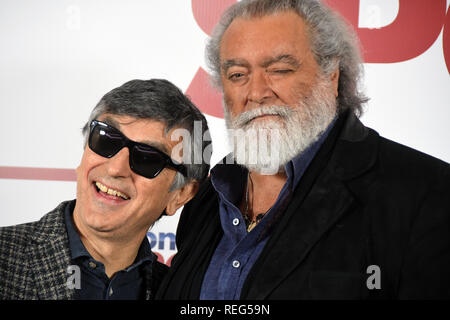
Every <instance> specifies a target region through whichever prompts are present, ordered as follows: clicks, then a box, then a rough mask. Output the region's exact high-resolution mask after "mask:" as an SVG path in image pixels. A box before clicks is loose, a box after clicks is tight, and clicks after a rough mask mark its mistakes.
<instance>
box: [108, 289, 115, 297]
mask: <svg viewBox="0 0 450 320" xmlns="http://www.w3.org/2000/svg"><path fill="white" fill-rule="evenodd" d="M113 293H114V292H113V289H112V288H109V296H110V297H111V296H112V295H113Z"/></svg>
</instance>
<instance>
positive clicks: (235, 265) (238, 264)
mask: <svg viewBox="0 0 450 320" xmlns="http://www.w3.org/2000/svg"><path fill="white" fill-rule="evenodd" d="M240 266H241V263H240V262H239V261H237V260H234V261H233V268H239V267H240Z"/></svg>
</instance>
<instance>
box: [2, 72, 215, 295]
mask: <svg viewBox="0 0 450 320" xmlns="http://www.w3.org/2000/svg"><path fill="white" fill-rule="evenodd" d="M196 122H197V123H196ZM194 127H195V128H196V130H198V129H197V128H199V127H200V128H201V130H202V137H203V134H204V133H205V132H207V130H208V127H207V123H206V119H205V117H204V116H203V115H202V114H201V112H200V111H199V110H198V109H197V108H196V107H195V106H194V105H193V104H192V103H191V101H190V100H189V99H188V98H187V97H186V96H185V95H184V94H183V93H182V92H181V91H180V90H179V89H178V88H177V87H175V86H174V85H173V84H171V83H170V82H168V81H166V80H155V79H153V80H148V81H143V80H133V81H129V82H127V83H125V84H124V85H122V86H120V87H118V88H116V89H113V90H112V91H110V92H109V93H107V94H106V95H105V96H103V98H102V99H101V100H100V102H99V103H98V104H97V106H96V107H95V108H94V109H93V111H92V113H91V115H90V118H89V121H88V122H87V123H86V125H85V126H84V128H83V134H84V136H85V148H84V153H83V156H82V159H81V163H80V165H79V166H78V168H77V169H76V174H77V198H76V200H73V201H66V202H63V203H61V204H60V205H59V206H58V207H57V208H56V209H55V210H53V211H51V212H50V213H48V214H47V215H45V216H44V217H43V218H42V219H41V220H40V221H38V222H33V223H28V224H23V225H17V226H11V227H5V228H1V229H0V299H83V300H88V299H151V298H152V297H153V295H154V294H155V291H156V289H157V287H158V285H159V283H160V281H161V279H162V277H163V275H164V274H165V272H166V271H167V267H166V266H164V265H163V264H161V263H159V262H157V261H156V259H155V258H156V256H155V254H153V253H152V252H151V249H150V245H149V242H148V240H147V237H146V233H147V231H148V229H149V227H150V226H151V225H152V224H153V223H154V222H155V221H156V220H158V219H159V218H160V217H161V216H162V215H173V214H174V213H175V212H176V211H177V209H179V208H180V207H181V206H183V205H184V204H185V203H186V202H188V201H189V200H190V199H191V198H192V197H193V196H194V195H195V193H196V192H197V189H198V185H199V183H201V182H202V181H203V180H205V178H206V177H207V174H208V170H209V157H210V154H208V153H207V152H204V150H205V148H206V147H207V146H206V143H205V142H203V140H202V141H200V140H198V139H197V140H195V139H186V141H182V138H180V136H183V135H180V134H178V133H177V130H182V131H183V132H188V133H189V134H190V135H191V136H193V132H194ZM173 137H175V138H176V139H173ZM178 146H182V147H181V148H178ZM175 147H177V148H176V149H175ZM175 150H177V151H179V152H175ZM172 151H174V152H172ZM195 152H201V155H202V159H203V161H201V162H200V163H198V162H199V161H196V162H195V163H182V162H183V159H193V158H192V157H185V156H187V155H191V156H192V155H193V154H194V153H195ZM172 153H173V154H172ZM196 159H198V157H196Z"/></svg>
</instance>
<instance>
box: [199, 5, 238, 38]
mask: <svg viewBox="0 0 450 320" xmlns="http://www.w3.org/2000/svg"><path fill="white" fill-rule="evenodd" d="M236 2H237V0H192V13H193V14H194V18H195V21H197V24H198V25H199V26H200V28H202V30H203V31H204V32H205V33H206V34H207V35H211V32H212V30H213V28H214V26H215V25H216V24H217V22H219V19H220V16H221V15H222V12H224V11H225V9H226V8H228V7H229V6H231V5H232V4H233V3H236Z"/></svg>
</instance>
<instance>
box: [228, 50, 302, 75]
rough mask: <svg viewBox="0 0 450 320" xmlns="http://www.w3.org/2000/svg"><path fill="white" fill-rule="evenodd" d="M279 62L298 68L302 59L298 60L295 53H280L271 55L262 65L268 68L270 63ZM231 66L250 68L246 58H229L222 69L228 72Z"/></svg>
mask: <svg viewBox="0 0 450 320" xmlns="http://www.w3.org/2000/svg"><path fill="white" fill-rule="evenodd" d="M277 62H283V63H287V64H289V65H291V66H292V67H293V68H296V69H298V68H299V67H300V65H301V63H300V61H298V59H297V58H295V57H294V56H293V55H291V54H280V55H278V56H276V57H269V58H266V59H264V60H263V62H262V63H261V66H262V67H263V68H267V67H269V66H270V65H272V64H274V63H277ZM231 67H245V68H249V67H250V64H249V63H248V62H247V61H246V60H243V59H228V60H225V61H224V62H223V63H222V71H223V72H224V73H226V72H227V71H228V69H229V68H231Z"/></svg>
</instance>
